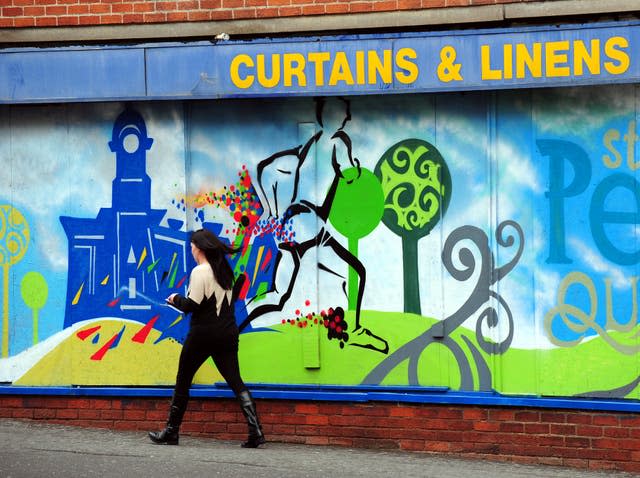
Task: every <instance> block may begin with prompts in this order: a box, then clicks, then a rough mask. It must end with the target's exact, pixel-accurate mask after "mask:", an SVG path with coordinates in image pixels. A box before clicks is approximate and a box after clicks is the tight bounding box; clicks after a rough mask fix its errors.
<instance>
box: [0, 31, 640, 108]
mask: <svg viewBox="0 0 640 478" xmlns="http://www.w3.org/2000/svg"><path fill="white" fill-rule="evenodd" d="M592 40H598V41H599V42H600V43H599V45H602V48H603V50H602V51H601V52H599V53H601V57H599V58H601V65H599V66H598V71H597V72H594V73H591V69H590V68H588V70H589V71H588V72H580V73H578V71H577V70H575V65H574V63H577V62H578V61H579V60H578V59H576V58H574V57H573V56H572V55H573V53H572V52H573V48H574V47H573V45H574V44H575V43H577V42H580V43H581V44H582V43H583V42H587V43H589V42H590V41H592ZM609 41H611V43H609ZM559 43H561V44H562V46H559V45H558V44H559ZM565 43H566V46H565V45H564V44H565ZM514 44H521V45H524V46H525V48H529V47H531V45H534V44H545V45H556V46H555V47H553V48H558V49H557V50H553V52H557V53H558V56H557V58H556V56H553V55H552V57H553V58H556V60H555V61H553V62H551V63H550V64H546V63H543V62H542V60H540V61H541V64H540V65H539V68H540V70H541V71H540V72H538V71H536V72H533V71H529V72H526V71H525V69H524V68H523V71H522V72H520V73H518V70H516V71H515V72H514V71H512V66H513V65H511V63H512V62H505V61H504V58H503V57H504V55H505V53H504V48H505V47H506V46H510V47H513V45H514ZM607 45H608V46H607ZM443 48H446V50H445V49H443ZM451 49H452V50H451ZM383 51H384V52H393V53H394V55H398V56H397V57H394V60H393V62H394V65H395V66H394V72H395V76H394V78H393V80H385V81H382V80H381V79H380V78H378V77H377V76H376V75H373V76H372V77H371V78H364V77H363V78H358V77H357V75H356V79H355V80H354V78H351V76H353V72H354V71H358V68H362V69H364V64H363V63H362V62H363V61H364V60H358V55H363V54H364V53H365V52H373V53H375V54H376V55H381V54H382V52H383ZM638 51H640V22H638V21H637V20H635V21H621V22H602V23H590V24H566V25H537V26H527V27H521V28H503V29H500V28H495V29H477V30H472V29H469V30H448V31H437V32H400V33H388V34H363V35H335V36H315V37H308V38H306V37H285V38H279V39H270V38H260V39H253V40H234V39H232V40H230V41H222V42H216V41H196V42H185V43H178V42H175V41H173V42H164V43H160V42H158V43H143V44H137V45H99V46H95V45H84V46H73V47H54V48H32V47H30V48H5V49H2V48H0V104H22V103H27V104H28V103H45V102H60V103H65V102H85V101H144V100H147V101H150V100H193V99H218V98H264V97H285V98H286V97H292V96H317V95H325V96H331V95H371V94H392V93H395V94H402V93H405V94H406V93H429V92H445V91H483V90H484V91H491V90H500V89H511V88H541V87H551V86H553V87H563V86H569V87H574V86H585V85H603V84H622V83H637V82H638V81H640V56H639V55H638V54H637V52H638ZM319 52H322V53H323V54H326V55H329V57H328V58H331V61H329V60H326V62H325V60H322V62H320V63H316V60H315V59H314V60H312V59H310V55H311V54H317V53H319ZM452 52H453V53H452ZM454 53H455V55H454ZM284 55H289V57H288V58H289V60H290V61H292V62H294V63H296V65H298V66H300V65H302V66H300V68H299V69H287V72H288V73H287V75H285V73H284V67H282V69H283V73H282V74H281V75H279V76H278V78H277V84H275V85H272V84H265V85H263V84H261V83H260V80H259V76H260V75H259V72H258V70H257V69H256V68H257V67H256V64H257V63H259V62H258V58H267V59H268V61H269V62H276V63H274V64H278V65H279V64H280V63H279V62H280V61H281V59H282V61H283V62H284ZM338 55H340V58H345V59H346V60H345V61H347V63H346V64H347V65H348V68H347V67H345V68H347V69H348V70H349V74H348V75H347V74H346V73H344V75H345V78H343V75H341V74H336V75H335V77H333V78H332V76H334V75H333V70H335V71H336V72H338V71H339V69H338V68H335V67H334V66H332V65H334V62H335V61H336V60H335V59H336V58H337V57H338ZM447 55H449V56H447ZM565 57H566V59H565ZM363 58H364V57H363ZM316 59H317V57H316ZM289 60H287V61H289ZM294 60H295V61H294ZM512 60H513V59H512ZM265 61H266V60H265ZM341 61H342V60H341ZM297 62H299V63H297ZM303 62H304V64H303ZM323 62H325V63H327V64H326V65H325V66H319V65H324V63H323ZM450 63H451V64H450ZM624 63H628V64H627V65H626V66H625V65H623V64H624ZM270 64H271V63H269V65H270ZM283 64H284V63H283ZM287 64H289V63H287ZM292 64H293V63H292ZM336 64H337V63H336ZM507 64H509V65H511V66H509V67H507V66H506V65H507ZM358 65H359V66H358ZM607 65H609V67H607ZM439 66H443V67H444V70H443V74H442V75H440V74H439V73H438V74H436V72H437V71H438V67H439ZM449 67H450V69H451V71H454V73H453V74H451V73H446V72H447V71H449V69H448V68H449ZM600 67H602V68H600ZM547 70H549V71H547ZM565 70H566V71H565ZM318 72H319V73H318ZM583 73H584V74H583ZM285 76H286V78H285ZM318 78H319V79H318ZM365 80H366V81H365Z"/></svg>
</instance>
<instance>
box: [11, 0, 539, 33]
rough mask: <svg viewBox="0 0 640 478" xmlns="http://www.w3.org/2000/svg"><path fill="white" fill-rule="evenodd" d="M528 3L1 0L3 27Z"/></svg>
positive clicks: (492, 0) (481, 0)
mask: <svg viewBox="0 0 640 478" xmlns="http://www.w3.org/2000/svg"><path fill="white" fill-rule="evenodd" d="M523 1H533V0H362V1H359V0H358V1H345V0H199V1H198V0H173V1H155V2H149V1H146V0H0V28H3V27H4V28H7V27H8V28H12V27H13V28H20V27H50V26H75V25H118V24H131V23H170V22H197V21H205V20H239V19H255V18H276V17H295V16H304V15H322V14H335V13H362V12H383V11H395V10H420V9H428V8H441V7H459V6H477V5H492V4H502V3H519V2H523Z"/></svg>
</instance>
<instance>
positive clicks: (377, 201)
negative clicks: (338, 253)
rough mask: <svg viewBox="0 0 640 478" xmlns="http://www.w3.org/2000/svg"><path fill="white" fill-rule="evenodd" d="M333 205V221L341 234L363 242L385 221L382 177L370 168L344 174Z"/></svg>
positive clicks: (349, 170)
mask: <svg viewBox="0 0 640 478" xmlns="http://www.w3.org/2000/svg"><path fill="white" fill-rule="evenodd" d="M342 175H343V177H342V178H340V180H339V182H338V188H337V190H336V195H335V197H334V199H333V203H332V205H331V212H330V213H329V221H330V222H331V224H332V225H333V227H335V228H336V230H337V231H338V232H340V234H342V235H344V236H346V237H348V238H350V239H360V238H362V237H364V236H366V235H367V234H369V233H370V232H371V231H373V230H374V229H375V228H376V227H377V226H378V224H380V219H382V214H383V212H384V194H383V192H382V186H381V185H380V181H379V180H378V177H377V176H376V175H375V174H373V172H372V171H370V170H368V169H366V168H360V176H358V168H349V169H345V170H344V171H342Z"/></svg>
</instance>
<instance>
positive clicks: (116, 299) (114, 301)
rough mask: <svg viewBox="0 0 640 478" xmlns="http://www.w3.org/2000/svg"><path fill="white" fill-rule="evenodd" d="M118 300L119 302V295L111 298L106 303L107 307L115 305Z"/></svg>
mask: <svg viewBox="0 0 640 478" xmlns="http://www.w3.org/2000/svg"><path fill="white" fill-rule="evenodd" d="M118 302H120V297H116V298H115V299H113V300H112V301H111V302H109V303H108V304H107V306H108V307H115V306H116V304H117V303H118Z"/></svg>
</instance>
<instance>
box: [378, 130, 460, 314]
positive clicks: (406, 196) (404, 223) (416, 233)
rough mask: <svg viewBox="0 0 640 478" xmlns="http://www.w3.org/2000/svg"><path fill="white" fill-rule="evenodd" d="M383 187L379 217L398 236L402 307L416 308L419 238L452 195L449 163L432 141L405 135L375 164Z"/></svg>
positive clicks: (417, 311)
mask: <svg viewBox="0 0 640 478" xmlns="http://www.w3.org/2000/svg"><path fill="white" fill-rule="evenodd" d="M375 174H376V176H378V179H379V180H380V184H381V185H382V191H383V193H384V197H385V201H384V214H383V216H382V222H384V224H385V225H386V226H387V227H388V228H389V229H390V230H391V231H393V232H394V233H395V234H397V235H398V236H400V237H401V238H402V263H403V264H402V266H403V278H404V282H403V284H404V311H405V312H411V313H414V314H420V313H421V308H420V281H419V277H418V240H419V239H420V238H422V237H424V236H426V235H427V234H429V233H430V232H431V230H432V229H433V228H434V227H435V225H436V224H437V223H438V221H440V219H441V218H442V217H443V216H444V214H445V212H446V211H447V208H448V206H449V201H450V200H451V175H450V173H449V168H448V166H447V164H446V162H445V161H444V159H443V158H442V156H441V155H440V152H439V151H438V150H437V149H436V147H435V146H433V145H432V144H430V143H428V142H426V141H423V140H420V139H405V140H403V141H400V142H399V143H396V144H394V145H393V146H391V148H389V149H388V150H387V151H386V152H385V153H384V154H383V155H382V157H381V158H380V160H379V161H378V164H377V165H376V167H375Z"/></svg>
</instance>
